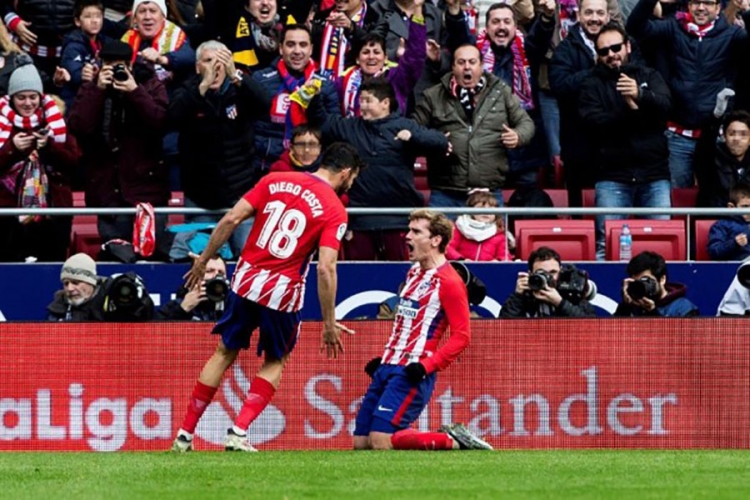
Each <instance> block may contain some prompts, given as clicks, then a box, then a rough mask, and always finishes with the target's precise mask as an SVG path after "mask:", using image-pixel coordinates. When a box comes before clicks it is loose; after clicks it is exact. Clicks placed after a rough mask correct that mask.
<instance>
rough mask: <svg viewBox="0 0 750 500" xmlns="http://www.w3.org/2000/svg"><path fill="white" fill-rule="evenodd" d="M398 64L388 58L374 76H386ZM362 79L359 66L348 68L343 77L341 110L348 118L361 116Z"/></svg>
mask: <svg viewBox="0 0 750 500" xmlns="http://www.w3.org/2000/svg"><path fill="white" fill-rule="evenodd" d="M397 66H398V64H396V63H394V62H391V61H388V60H387V59H386V61H385V66H383V69H381V70H380V71H378V72H377V73H375V74H374V75H373V78H379V77H381V76H385V75H387V74H388V72H389V71H390V70H392V69H393V68H395V67H397ZM362 79H363V75H362V68H360V67H359V66H352V67H351V68H349V69H347V70H346V71H345V72H344V74H343V75H342V77H341V89H342V96H341V111H342V112H343V114H344V116H345V117H347V118H353V117H357V116H359V94H360V92H359V89H360V87H361V86H362Z"/></svg>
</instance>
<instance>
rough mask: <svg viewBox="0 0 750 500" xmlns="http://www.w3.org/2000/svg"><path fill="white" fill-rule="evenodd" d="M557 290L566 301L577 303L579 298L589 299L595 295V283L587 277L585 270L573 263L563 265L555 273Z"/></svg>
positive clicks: (579, 300)
mask: <svg viewBox="0 0 750 500" xmlns="http://www.w3.org/2000/svg"><path fill="white" fill-rule="evenodd" d="M557 291H558V293H559V294H560V296H561V297H562V298H564V299H565V300H567V301H568V302H572V303H574V304H578V303H580V302H581V300H583V299H586V300H591V299H593V298H594V296H595V295H596V284H595V283H594V282H593V281H591V280H590V279H589V274H588V273H587V272H586V271H581V270H580V269H578V268H576V267H575V266H573V265H565V266H563V267H562V269H560V273H559V274H558V275H557Z"/></svg>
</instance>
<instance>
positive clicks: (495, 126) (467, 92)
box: [414, 45, 534, 207]
mask: <svg viewBox="0 0 750 500" xmlns="http://www.w3.org/2000/svg"><path fill="white" fill-rule="evenodd" d="M414 118H415V119H416V121H417V123H419V124H421V125H423V126H426V127H429V128H433V129H436V130H439V131H440V132H443V133H444V134H446V135H449V140H450V142H451V145H452V148H453V152H452V154H450V155H449V156H445V155H444V154H442V151H439V152H435V153H436V154H428V155H427V162H428V167H429V168H428V170H427V179H428V182H429V186H430V189H431V190H432V191H431V195H430V206H431V207H463V206H466V201H467V199H468V193H469V191H471V190H472V189H475V188H486V189H489V190H490V191H491V192H492V193H493V194H494V195H495V197H496V198H497V202H498V205H502V204H503V201H502V199H503V198H502V188H503V186H504V183H505V176H506V175H507V173H508V158H507V152H508V150H509V149H515V148H517V147H519V146H524V145H526V144H528V142H529V141H530V140H531V138H532V137H533V135H534V123H533V122H532V121H531V118H529V115H528V114H526V112H525V111H524V110H523V108H522V107H521V105H520V104H519V102H518V99H516V98H514V97H513V92H512V89H511V88H510V87H509V86H508V85H506V84H505V83H503V82H502V81H501V80H500V79H499V78H497V77H496V76H495V75H493V74H491V73H488V72H485V71H483V70H482V57H481V54H480V53H479V50H478V49H477V48H476V47H475V46H472V45H462V46H461V47H459V48H457V49H456V51H455V52H454V55H453V72H452V73H450V74H447V75H445V76H444V77H443V78H442V79H441V82H440V83H439V84H438V85H435V86H434V87H432V88H430V89H429V90H427V91H426V92H425V94H424V99H422V101H420V102H419V103H418V104H417V109H416V111H415V113H414Z"/></svg>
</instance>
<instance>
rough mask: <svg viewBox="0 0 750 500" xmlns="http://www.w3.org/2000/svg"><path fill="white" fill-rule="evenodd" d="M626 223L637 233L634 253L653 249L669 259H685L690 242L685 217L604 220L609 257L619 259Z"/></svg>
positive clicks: (634, 241) (634, 235)
mask: <svg viewBox="0 0 750 500" xmlns="http://www.w3.org/2000/svg"><path fill="white" fill-rule="evenodd" d="M623 224H627V225H628V227H629V228H630V234H632V235H633V248H632V255H633V256H634V257H635V256H636V255H638V254H639V253H641V252H644V251H646V250H650V251H652V252H656V253H658V254H660V255H661V256H662V257H664V259H665V260H685V259H686V258H687V245H686V236H685V221H682V220H638V219H630V220H608V221H605V222H604V234H605V235H606V243H607V249H606V258H607V260H619V255H620V234H621V233H622V226H623Z"/></svg>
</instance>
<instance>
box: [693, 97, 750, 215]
mask: <svg viewBox="0 0 750 500" xmlns="http://www.w3.org/2000/svg"><path fill="white" fill-rule="evenodd" d="M722 130H723V133H722V136H721V137H720V139H719V140H718V141H714V140H711V141H710V144H709V145H708V147H709V148H711V149H712V151H711V153H712V154H710V155H709V156H710V157H709V158H708V159H706V160H704V161H703V162H702V163H703V164H702V165H701V164H699V165H696V169H697V171H696V173H697V174H698V185H699V186H700V193H699V198H700V199H701V200H702V202H701V203H699V205H701V206H709V207H724V206H726V204H727V203H729V201H730V199H729V192H730V190H731V189H732V187H733V186H734V185H735V184H737V183H739V182H742V183H744V184H750V155H748V154H747V150H748V147H749V146H750V114H748V112H747V111H735V112H733V113H730V114H729V115H728V116H727V117H726V119H725V120H724V125H723V127H722Z"/></svg>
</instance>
